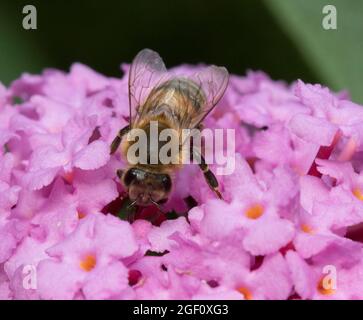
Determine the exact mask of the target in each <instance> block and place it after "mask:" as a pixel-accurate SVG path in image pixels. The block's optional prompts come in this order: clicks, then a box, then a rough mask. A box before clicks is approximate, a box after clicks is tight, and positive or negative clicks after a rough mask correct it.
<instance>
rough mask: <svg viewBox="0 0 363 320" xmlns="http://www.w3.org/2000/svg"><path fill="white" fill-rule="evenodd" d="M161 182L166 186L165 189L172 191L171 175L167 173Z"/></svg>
mask: <svg viewBox="0 0 363 320" xmlns="http://www.w3.org/2000/svg"><path fill="white" fill-rule="evenodd" d="M161 183H162V184H163V187H164V189H165V191H170V189H171V179H170V176H168V175H165V176H164V177H163V178H162V180H161Z"/></svg>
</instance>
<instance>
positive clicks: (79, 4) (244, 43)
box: [0, 0, 363, 102]
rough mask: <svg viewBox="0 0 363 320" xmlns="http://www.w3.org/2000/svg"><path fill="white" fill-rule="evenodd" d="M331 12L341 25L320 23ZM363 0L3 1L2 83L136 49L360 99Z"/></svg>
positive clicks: (97, 64) (109, 62)
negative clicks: (27, 11)
mask: <svg viewBox="0 0 363 320" xmlns="http://www.w3.org/2000/svg"><path fill="white" fill-rule="evenodd" d="M26 4H32V5H34V6H35V7H36V8H37V18H38V21H37V24H38V28H37V30H24V29H23V27H22V20H23V17H24V14H23V13H22V8H23V6H24V5H26ZM328 4H332V5H335V6H336V9H337V30H324V28H323V27H322V20H323V18H324V14H323V13H322V9H323V7H324V6H325V5H328ZM362 15H363V1H362V0H326V1H325V0H265V1H262V0H236V1H232V0H223V1H222V0H220V1H213V0H183V1H164V0H153V1H148V0H127V1H121V0H119V1H116V0H103V1H101V0H88V1H85V0H75V1H66V0H51V1H50V0H38V1H37V0H30V1H22V0H2V1H1V4H0V81H2V82H4V83H6V84H8V83H9V82H10V81H11V80H13V79H15V78H16V77H18V76H19V75H20V74H21V73H22V72H24V71H27V72H32V73H38V72H40V71H41V70H42V69H43V68H46V67H55V68H60V69H64V70H67V69H68V68H69V66H70V65H71V64H72V63H73V62H75V61H79V62H82V63H85V64H87V65H89V66H91V67H92V68H94V69H96V70H97V71H99V72H102V73H104V74H106V75H112V76H120V69H119V65H120V63H121V62H129V61H131V59H132V58H133V57H134V55H135V54H136V53H137V52H138V51H139V50H140V49H142V48H144V47H149V48H152V49H154V50H156V51H158V52H159V53H160V55H161V56H162V57H163V58H164V60H165V62H166V64H167V66H173V65H177V64H180V63H184V62H188V63H198V62H205V63H214V64H219V65H225V66H226V67H227V68H228V69H229V70H230V71H231V72H233V73H237V74H245V72H246V70H247V69H255V70H256V69H261V70H264V71H266V72H267V73H269V74H270V75H271V77H272V78H274V79H284V80H286V81H292V80H294V79H297V78H300V79H303V80H304V81H308V82H320V83H323V84H325V85H329V86H330V87H331V88H333V89H334V90H342V89H348V90H349V91H350V92H351V95H352V97H353V100H355V101H357V102H363V91H362V90H361V85H362V83H363V63H362V53H363V37H362V33H363V17H362Z"/></svg>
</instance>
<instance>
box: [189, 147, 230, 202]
mask: <svg viewBox="0 0 363 320" xmlns="http://www.w3.org/2000/svg"><path fill="white" fill-rule="evenodd" d="M193 155H196V156H197V159H198V158H199V160H200V163H199V168H200V169H201V170H202V171H203V174H204V178H205V180H206V181H207V183H208V185H209V187H210V188H211V189H212V190H213V191H214V193H215V194H216V195H217V197H218V198H219V199H223V198H222V194H221V193H220V192H219V190H218V186H219V185H218V180H217V178H216V176H215V175H214V173H213V172H212V171H211V170H210V169H209V167H208V165H207V164H206V162H205V159H204V157H203V156H202V155H201V154H200V153H199V152H198V151H197V150H195V149H193Z"/></svg>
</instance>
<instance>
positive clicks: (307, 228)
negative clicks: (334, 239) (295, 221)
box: [300, 223, 314, 234]
mask: <svg viewBox="0 0 363 320" xmlns="http://www.w3.org/2000/svg"><path fill="white" fill-rule="evenodd" d="M300 228H301V230H302V231H303V232H305V233H309V234H312V233H314V229H313V228H312V227H310V226H309V225H308V224H305V223H303V224H302V225H301V226H300Z"/></svg>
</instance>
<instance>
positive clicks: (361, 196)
mask: <svg viewBox="0 0 363 320" xmlns="http://www.w3.org/2000/svg"><path fill="white" fill-rule="evenodd" d="M352 193H353V194H354V196H355V197H356V198H357V199H358V200H361V201H363V193H362V191H360V189H359V188H354V189H353V191H352Z"/></svg>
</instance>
